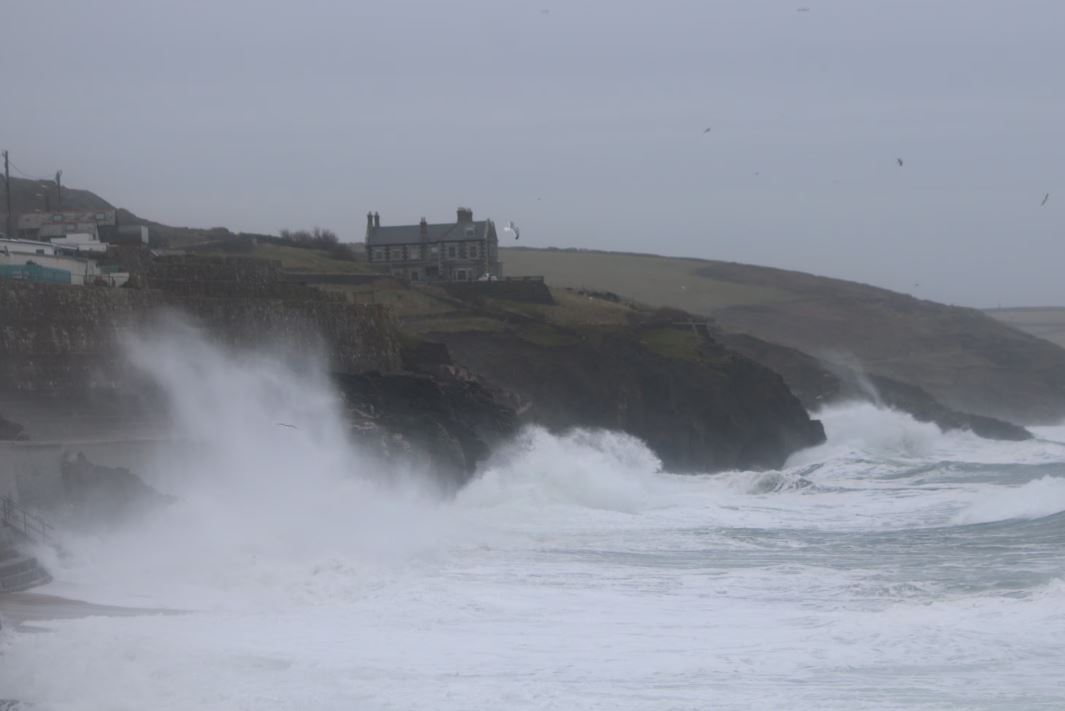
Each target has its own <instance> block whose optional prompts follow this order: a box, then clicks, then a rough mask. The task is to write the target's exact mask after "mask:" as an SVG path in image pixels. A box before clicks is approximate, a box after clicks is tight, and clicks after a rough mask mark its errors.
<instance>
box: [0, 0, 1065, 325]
mask: <svg viewBox="0 0 1065 711" xmlns="http://www.w3.org/2000/svg"><path fill="white" fill-rule="evenodd" d="M802 6H806V7H809V12H800V11H798V8H799V7H802ZM0 27H2V28H3V32H2V33H0V80H2V81H0V86H2V94H0V96H3V100H2V102H0V146H2V147H4V148H7V149H9V150H10V151H11V157H12V160H13V161H14V163H15V165H16V166H17V167H18V169H19V171H21V173H25V174H27V175H29V176H31V177H38V176H45V175H50V174H53V173H54V172H55V171H56V170H57V169H62V170H63V171H64V172H63V176H64V183H65V184H67V185H69V186H71V187H79V188H87V189H91V190H93V191H94V192H97V193H98V194H100V195H101V196H102V197H105V198H106V199H108V200H110V201H111V202H113V203H115V204H117V205H120V206H123V207H127V208H130V209H132V210H133V211H134V212H136V213H138V214H140V215H142V216H144V217H148V218H152V219H156V220H159V221H161V222H165V223H170V224H178V225H196V226H213V225H224V226H227V227H230V228H231V229H234V230H245V231H264V232H276V231H277V230H279V229H281V228H284V227H290V228H298V227H307V226H312V225H320V226H323V227H330V228H332V229H334V230H336V231H337V232H338V233H339V234H340V235H341V237H342V239H346V240H361V238H362V232H363V228H364V225H365V214H366V212H367V210H370V209H375V210H378V211H379V212H380V213H381V220H382V223H383V224H408V223H412V222H415V221H417V219H418V218H419V217H421V216H425V217H427V218H428V219H429V220H430V221H431V222H443V221H448V220H453V219H454V210H455V207H456V206H458V205H469V206H470V207H472V208H473V209H474V214H475V216H476V217H484V216H488V217H492V218H494V219H495V220H496V221H497V222H505V221H507V220H514V222H516V223H517V224H518V225H519V226H520V228H521V231H522V232H521V235H522V238H521V242H520V244H523V245H529V246H549V245H554V246H565V247H569V246H574V247H590V248H601V249H616V250H631V251H649V252H656V253H661V254H670V255H684V256H695V257H705V258H712V259H725V260H735V261H742V262H753V263H758V264H766V265H772V266H778V267H785V268H792V269H800V270H804V271H810V272H814V273H817V274H825V275H831V276H839V277H844V278H849V279H855V280H858V281H865V282H870V283H873V284H877V285H881V286H886V287H889V288H893V289H897V290H900V291H906V292H911V293H914V294H916V295H917V296H920V297H924V298H930V299H936V300H940V301H946V302H950V303H960V304H966V305H973V306H996V305H999V304H1001V305H1033V304H1059V305H1065V278H1062V276H1061V271H1062V268H1063V265H1065V79H1063V78H1062V71H1063V68H1065V41H1063V39H1062V38H1063V35H1062V32H1063V28H1065V2H1062V0H794V1H790V0H691V1H684V0H676V1H670V0H662V1H659V2H628V1H622V2H618V1H616V0H576V1H574V0H565V1H564V2H563V1H561V0H534V1H524V0H522V1H515V2H507V1H505V0H451V1H449V2H446V3H444V2H439V3H437V2H432V3H430V2H399V1H389V2H384V1H382V2H341V1H339V0H338V1H336V2H326V1H324V0H300V2H292V1H291V0H288V1H286V2H272V1H267V0H258V1H251V0H242V1H228V0H207V1H205V0H181V1H180V2H153V1H150V0H98V1H96V2H81V1H80V0H70V1H69V2H54V1H49V0H31V1H23V0H0ZM706 128H711V129H712V130H711V131H710V132H709V133H704V129H706ZM897 158H902V159H903V161H904V165H903V166H902V167H899V166H898V164H897V162H896V159H897ZM21 173H20V172H15V175H19V174H21ZM1048 192H1049V193H1050V199H1049V200H1048V201H1047V204H1046V205H1045V206H1041V205H1040V202H1041V201H1042V199H1043V196H1044V194H1045V193H1048Z"/></svg>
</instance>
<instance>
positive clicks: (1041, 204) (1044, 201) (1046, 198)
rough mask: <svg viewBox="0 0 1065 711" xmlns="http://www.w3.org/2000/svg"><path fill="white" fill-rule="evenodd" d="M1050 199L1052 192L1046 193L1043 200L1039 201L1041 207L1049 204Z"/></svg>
mask: <svg viewBox="0 0 1065 711" xmlns="http://www.w3.org/2000/svg"><path fill="white" fill-rule="evenodd" d="M1049 199H1050V193H1047V194H1046V195H1044V196H1043V202H1041V203H1039V207H1043V205H1046V204H1047V200H1049Z"/></svg>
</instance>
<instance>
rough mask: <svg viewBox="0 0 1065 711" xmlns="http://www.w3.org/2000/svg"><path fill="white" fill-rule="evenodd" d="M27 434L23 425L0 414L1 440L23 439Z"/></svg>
mask: <svg viewBox="0 0 1065 711" xmlns="http://www.w3.org/2000/svg"><path fill="white" fill-rule="evenodd" d="M23 439H26V434H25V432H24V431H23V427H22V425H20V424H19V423H17V422H12V421H11V420H8V419H6V418H5V417H4V416H3V415H0V440H23Z"/></svg>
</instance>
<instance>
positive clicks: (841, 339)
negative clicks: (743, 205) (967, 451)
mask: <svg viewBox="0 0 1065 711" xmlns="http://www.w3.org/2000/svg"><path fill="white" fill-rule="evenodd" d="M502 258H503V262H504V267H505V269H506V271H507V273H509V274H542V275H544V276H546V277H547V279H548V281H549V282H551V283H553V284H556V285H560V286H569V287H583V288H588V289H596V290H607V291H612V292H615V293H617V294H620V295H621V296H624V297H627V298H632V299H637V300H639V301H642V302H645V303H648V304H652V305H656V306H672V307H676V308H681V309H684V310H686V311H690V312H692V313H696V314H701V315H704V316H708V317H711V318H713V319H714V320H715V321H717V322H718V324H720V325H721V326H722V327H723V328H725V329H726V330H729V331H734V332H739V333H749V334H751V335H753V336H756V337H758V338H760V339H764V340H767V341H771V342H775V343H780V344H783V345H786V346H790V347H792V348H797V349H799V350H802V351H805V352H807V353H810V354H812V355H815V356H818V357H821V358H824V359H828V360H834V361H837V362H843V363H847V364H850V365H858V366H859V367H861V368H863V369H865V370H867V371H869V372H871V373H874V374H877V375H882V376H886V377H890V378H894V379H897V380H900V381H903V382H908V383H913V384H915V385H918V386H920V387H922V388H924V389H925V390H927V391H928V392H930V393H932V394H933V395H935V396H936V397H937V398H938V399H940V400H941V401H943V402H944V403H946V404H948V405H950V406H952V407H954V408H957V409H959V410H963V411H967V412H975V413H978V414H985V415H990V416H995V417H1004V418H1006V419H1011V420H1014V421H1019V422H1028V423H1032V422H1048V421H1057V420H1060V419H1061V418H1063V417H1065V350H1063V349H1061V348H1059V347H1057V346H1055V345H1053V344H1052V343H1050V342H1048V341H1045V340H1042V339H1041V338H1036V337H1034V336H1032V335H1030V334H1029V333H1023V332H1021V331H1019V330H1016V329H1014V328H1012V327H1010V326H1009V325H1007V324H1006V323H1002V322H1001V321H999V320H996V319H994V318H991V317H990V316H988V315H987V314H984V313H982V312H980V311H977V310H974V309H967V308H961V307H953V306H946V305H943V304H938V303H935V302H931V301H923V300H920V299H915V298H913V297H911V296H907V295H904V294H898V293H895V292H891V291H888V290H886V289H880V288H877V287H872V286H868V285H865V284H858V283H854V282H847V281H842V280H839V279H829V278H824V277H817V276H814V275H811V274H804V273H800V272H791V271H785V270H780V269H770V268H766V267H756V266H750V265H743V264H734V263H728V262H715V261H709V260H697V259H674V258H669V257H657V256H646V255H635V254H622V253H612V252H594V251H584V250H530V249H505V250H503V255H502Z"/></svg>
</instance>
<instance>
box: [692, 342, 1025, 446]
mask: <svg viewBox="0 0 1065 711" xmlns="http://www.w3.org/2000/svg"><path fill="white" fill-rule="evenodd" d="M711 332H712V333H713V334H714V337H715V338H717V339H720V340H721V341H722V342H723V343H725V344H727V345H728V347H729V348H731V349H733V350H735V351H736V352H738V353H742V354H744V355H745V356H747V357H748V358H751V359H752V360H755V361H757V362H759V363H762V364H763V365H766V366H767V367H769V368H772V369H773V370H774V371H775V372H777V373H780V375H781V376H782V377H783V378H784V381H785V382H786V383H787V384H788V387H789V388H790V389H791V391H792V392H793V393H795V395H796V396H797V397H798V398H799V399H800V400H802V402H803V404H804V405H805V406H806V407H807V408H808V409H809V410H810V411H811V412H816V411H818V410H820V409H821V408H822V407H825V406H826V405H831V404H833V403H836V402H845V401H853V400H863V401H872V402H875V403H877V404H878V405H881V406H884V407H890V408H892V409H895V410H899V411H902V412H905V413H907V414H909V415H910V416H911V417H913V418H914V419H916V420H918V421H919V422H932V423H934V424H936V425H937V426H938V427H939V428H940V429H942V430H945V431H946V430H967V431H969V432H972V433H974V434H976V435H979V436H981V437H986V438H988V439H1000V440H1011V441H1019V440H1026V439H1031V437H1032V435H1031V433H1030V432H1028V430H1026V429H1025V428H1023V427H1020V426H1019V425H1015V424H1013V423H1011V422H1006V421H1004V420H1000V419H997V418H994V417H987V416H985V415H973V414H970V413H966V412H960V411H958V410H954V409H952V408H949V407H947V406H945V405H943V404H942V403H940V402H939V401H938V400H936V399H935V398H934V397H932V396H931V395H929V394H928V393H927V392H925V391H924V390H922V389H921V388H919V387H917V386H916V385H910V384H909V383H903V382H900V381H898V380H894V379H892V378H886V377H884V376H881V375H866V374H864V373H861V372H859V371H857V370H855V369H854V368H850V367H847V366H845V365H842V364H827V363H825V362H824V361H821V360H818V359H817V358H814V357H813V356H810V355H807V354H806V353H803V352H801V351H798V350H796V349H794V348H788V347H787V346H781V345H779V344H776V343H768V342H766V341H763V340H761V339H758V338H754V337H753V336H748V335H746V334H735V333H726V332H723V331H720V330H718V329H713V330H711Z"/></svg>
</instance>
